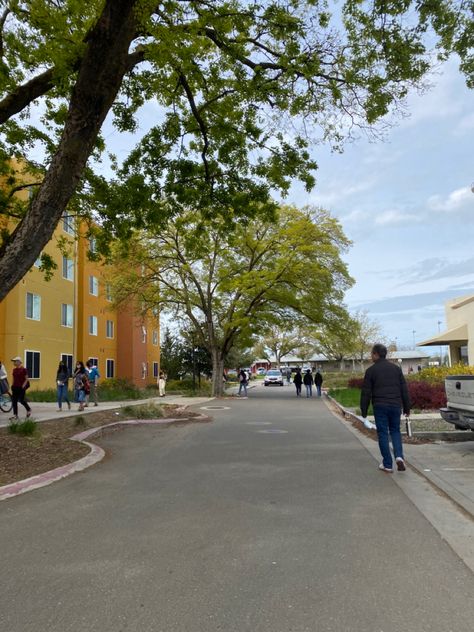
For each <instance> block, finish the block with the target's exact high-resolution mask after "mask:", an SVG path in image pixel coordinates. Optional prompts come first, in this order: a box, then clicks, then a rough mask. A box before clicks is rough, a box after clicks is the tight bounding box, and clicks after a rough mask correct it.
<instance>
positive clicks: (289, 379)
mask: <svg viewBox="0 0 474 632" xmlns="http://www.w3.org/2000/svg"><path fill="white" fill-rule="evenodd" d="M286 383H287V384H288V386H289V385H290V384H291V369H290V368H288V369H287V370H286Z"/></svg>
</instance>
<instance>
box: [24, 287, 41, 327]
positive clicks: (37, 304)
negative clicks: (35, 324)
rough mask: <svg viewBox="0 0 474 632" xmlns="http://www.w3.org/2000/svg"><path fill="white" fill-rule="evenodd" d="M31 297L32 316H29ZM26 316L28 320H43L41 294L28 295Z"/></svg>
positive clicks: (29, 293)
mask: <svg viewBox="0 0 474 632" xmlns="http://www.w3.org/2000/svg"><path fill="white" fill-rule="evenodd" d="M29 296H31V316H28V297H29ZM35 299H36V300H35ZM25 315H26V318H27V319H28V320H37V321H39V320H41V296H40V295H39V294H34V293H33V292H27V293H26V305H25Z"/></svg>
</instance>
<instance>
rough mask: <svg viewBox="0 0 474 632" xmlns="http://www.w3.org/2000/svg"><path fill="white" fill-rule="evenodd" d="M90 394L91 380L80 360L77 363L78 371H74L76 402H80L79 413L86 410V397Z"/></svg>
mask: <svg viewBox="0 0 474 632" xmlns="http://www.w3.org/2000/svg"><path fill="white" fill-rule="evenodd" d="M89 392H90V386H89V378H88V377H87V371H86V367H85V366H84V363H83V362H81V361H80V360H79V361H78V362H77V363H76V370H75V371H74V393H76V395H77V399H75V400H74V401H77V402H79V408H78V410H79V411H82V410H84V402H85V401H86V395H87V394H88V393H89Z"/></svg>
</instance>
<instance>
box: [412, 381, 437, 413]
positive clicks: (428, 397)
mask: <svg viewBox="0 0 474 632" xmlns="http://www.w3.org/2000/svg"><path fill="white" fill-rule="evenodd" d="M408 392H409V394H410V401H411V407H412V408H419V409H420V410H437V409H438V408H442V407H443V406H446V393H445V391H444V385H443V384H429V383H428V382H415V381H411V380H410V381H409V382H408Z"/></svg>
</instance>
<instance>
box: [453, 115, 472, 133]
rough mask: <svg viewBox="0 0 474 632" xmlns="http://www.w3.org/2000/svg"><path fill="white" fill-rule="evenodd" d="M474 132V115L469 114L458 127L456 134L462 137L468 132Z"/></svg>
mask: <svg viewBox="0 0 474 632" xmlns="http://www.w3.org/2000/svg"><path fill="white" fill-rule="evenodd" d="M471 130H474V114H468V115H467V116H464V117H463V118H462V119H461V120H460V121H459V123H458V125H457V126H456V129H455V130H454V133H455V134H456V136H462V135H463V134H465V133H466V132H470V131H471Z"/></svg>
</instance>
